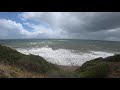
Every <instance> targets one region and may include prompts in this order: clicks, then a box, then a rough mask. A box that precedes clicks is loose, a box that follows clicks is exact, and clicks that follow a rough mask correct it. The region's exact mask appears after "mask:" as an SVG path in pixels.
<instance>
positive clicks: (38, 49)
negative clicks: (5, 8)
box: [0, 39, 120, 66]
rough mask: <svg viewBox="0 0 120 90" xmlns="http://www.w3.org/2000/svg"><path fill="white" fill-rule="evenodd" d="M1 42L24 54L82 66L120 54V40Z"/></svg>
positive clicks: (0, 41)
mask: <svg viewBox="0 0 120 90" xmlns="http://www.w3.org/2000/svg"><path fill="white" fill-rule="evenodd" d="M0 44H2V45H5V46H8V47H11V48H13V49H16V50H17V51H19V52H21V53H23V54H27V55H28V54H34V55H39V56H42V57H43V58H45V59H46V60H47V61H48V62H51V63H54V64H58V65H65V66H81V65H82V64H83V63H84V62H86V61H89V60H91V59H95V58H98V57H103V58H104V57H108V56H111V55H114V54H120V42H117V41H99V40H79V39H63V40H62V39H53V40H51V39H48V40H47V39H18V40H17V39H15V40H12V39H11V40H10V39H9V40H0Z"/></svg>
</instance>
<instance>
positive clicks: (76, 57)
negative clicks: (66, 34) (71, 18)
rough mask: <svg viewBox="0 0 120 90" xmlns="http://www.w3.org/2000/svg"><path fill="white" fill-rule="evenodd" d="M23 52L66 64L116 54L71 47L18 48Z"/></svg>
mask: <svg viewBox="0 0 120 90" xmlns="http://www.w3.org/2000/svg"><path fill="white" fill-rule="evenodd" d="M17 50H18V51H19V52H21V53H23V54H27V55H28V54H34V55H39V56H42V57H43V58H45V59H46V60H47V61H48V62H51V63H54V64H58V65H65V66H71V65H72V66H81V65H82V64H83V63H84V62H86V61H89V60H91V59H95V58H98V57H103V58H104V57H107V56H111V55H114V53H109V52H101V51H90V52H87V53H82V52H80V53H75V52H73V51H74V50H69V49H56V50H53V49H52V48H50V47H42V48H31V49H21V48H18V49H17Z"/></svg>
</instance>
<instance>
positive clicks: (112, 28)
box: [0, 12, 120, 40]
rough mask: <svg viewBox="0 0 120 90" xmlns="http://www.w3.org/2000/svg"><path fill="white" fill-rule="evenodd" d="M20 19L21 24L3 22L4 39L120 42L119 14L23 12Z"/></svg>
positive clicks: (0, 31)
mask: <svg viewBox="0 0 120 90" xmlns="http://www.w3.org/2000/svg"><path fill="white" fill-rule="evenodd" d="M18 16H19V19H21V20H22V22H20V23H17V22H15V21H12V20H6V19H0V38H77V39H100V40H112V39H113V40H115V39H116V40H119V39H120V13H119V12H23V13H21V14H19V15H18ZM26 27H28V28H26ZM29 28H31V30H32V31H29V30H27V29H29Z"/></svg>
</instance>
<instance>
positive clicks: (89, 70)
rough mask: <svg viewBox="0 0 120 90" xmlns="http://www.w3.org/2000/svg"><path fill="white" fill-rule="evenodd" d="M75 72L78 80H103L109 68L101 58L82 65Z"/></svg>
mask: <svg viewBox="0 0 120 90" xmlns="http://www.w3.org/2000/svg"><path fill="white" fill-rule="evenodd" d="M76 71H77V73H78V74H79V77H80V78H104V77H106V76H107V74H108V72H109V66H108V64H107V63H105V62H104V61H102V58H97V59H94V60H91V61H88V62H86V63H84V64H83V65H82V66H81V68H79V69H77V70H76Z"/></svg>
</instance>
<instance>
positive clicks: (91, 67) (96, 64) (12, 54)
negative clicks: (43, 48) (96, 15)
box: [0, 45, 120, 78]
mask: <svg viewBox="0 0 120 90" xmlns="http://www.w3.org/2000/svg"><path fill="white" fill-rule="evenodd" d="M0 63H4V64H3V65H2V64H1V67H0V77H2V78H4V77H20V76H21V75H23V77H27V75H29V76H30V77H31V76H32V75H33V76H35V77H39V76H41V75H47V77H48V78H106V77H107V76H112V77H116V76H117V77H120V55H114V56H110V57H107V58H97V59H94V60H90V61H87V62H85V63H84V64H83V65H82V66H80V68H78V69H77V70H75V71H73V72H68V71H63V70H62V69H60V68H59V67H57V65H54V64H52V63H49V62H47V61H46V60H45V59H44V58H42V57H40V56H36V55H24V54H21V53H20V52H18V51H16V50H14V49H11V48H9V47H6V46H2V45H0ZM2 67H4V68H7V71H6V69H4V68H2ZM11 67H12V69H13V71H12V69H11ZM15 68H17V69H15ZM2 70H3V71H2ZM4 70H5V71H4ZM10 70H11V71H10ZM16 70H17V71H19V73H17V71H16ZM26 72H27V73H28V74H27V73H26ZM24 73H25V74H24ZM33 73H36V74H33ZM37 74H38V75H37ZM110 74H111V75H110ZM114 74H115V75H114ZM41 77H44V76H41Z"/></svg>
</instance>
